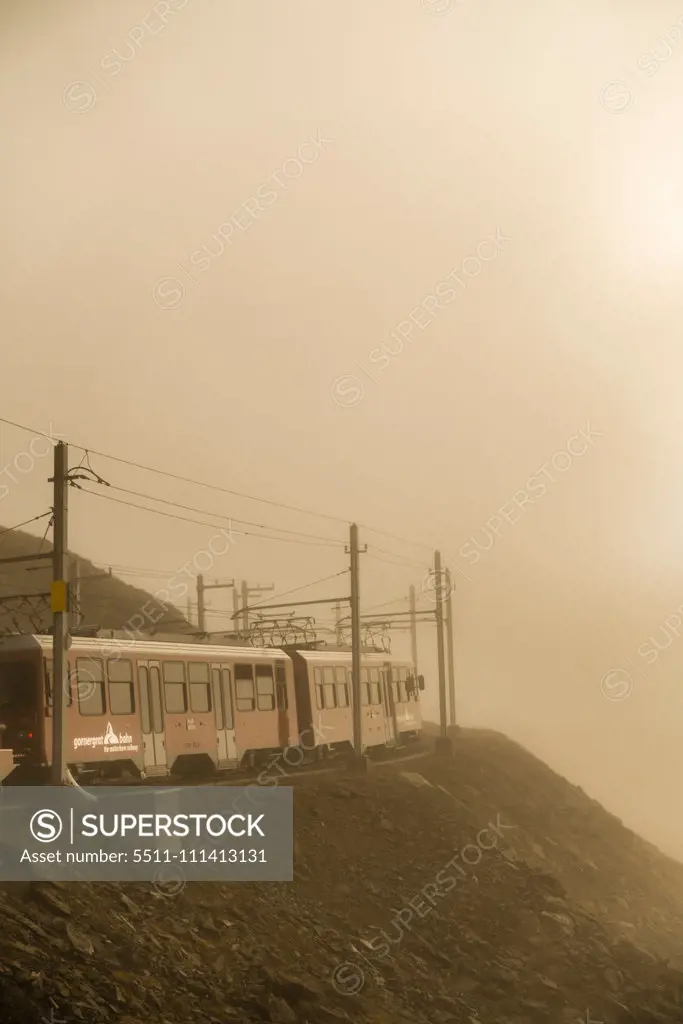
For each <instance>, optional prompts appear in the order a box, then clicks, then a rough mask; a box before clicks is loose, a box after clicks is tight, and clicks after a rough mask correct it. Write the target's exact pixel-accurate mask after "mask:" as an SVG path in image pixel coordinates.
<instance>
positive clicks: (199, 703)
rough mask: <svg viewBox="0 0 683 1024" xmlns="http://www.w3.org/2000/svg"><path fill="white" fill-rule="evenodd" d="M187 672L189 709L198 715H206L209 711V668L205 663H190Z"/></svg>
mask: <svg viewBox="0 0 683 1024" xmlns="http://www.w3.org/2000/svg"><path fill="white" fill-rule="evenodd" d="M187 672H188V678H189V681H190V708H191V710H192V711H194V712H195V713H196V714H198V715H201V714H207V713H208V712H209V711H210V710H211V694H210V692H209V666H208V664H207V663H206V662H190V664H189V665H188V666H187Z"/></svg>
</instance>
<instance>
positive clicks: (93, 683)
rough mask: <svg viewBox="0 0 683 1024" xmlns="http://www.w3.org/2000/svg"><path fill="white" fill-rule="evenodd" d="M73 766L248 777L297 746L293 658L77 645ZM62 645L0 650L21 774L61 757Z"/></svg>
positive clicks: (71, 716) (9, 734) (6, 644)
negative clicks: (236, 771) (56, 706)
mask: <svg viewBox="0 0 683 1024" xmlns="http://www.w3.org/2000/svg"><path fill="white" fill-rule="evenodd" d="M67 676H68V679H67V684H66V685H67V693H66V701H67V706H66V762H67V765H68V766H69V768H70V770H71V771H72V772H73V774H74V775H75V777H77V778H78V777H87V776H88V775H100V776H108V777H116V776H120V775H122V774H123V773H125V772H130V773H131V774H133V775H139V776H141V777H146V776H163V775H168V774H169V773H170V772H184V771H190V770H199V769H200V768H201V766H202V765H203V766H204V767H205V768H210V767H211V766H213V768H214V769H219V770H220V769H229V768H237V767H239V766H240V765H241V764H242V763H244V762H246V763H248V764H250V765H255V764H256V763H257V762H258V761H259V760H260V758H261V757H262V756H263V757H266V756H268V755H269V754H272V752H273V751H278V750H282V749H284V748H286V747H288V746H290V745H294V744H296V743H297V742H298V721H297V713H296V700H295V693H294V677H293V668H292V662H291V660H290V659H289V658H288V657H287V656H286V655H285V654H284V652H283V651H279V650H274V649H272V648H268V649H255V648H249V647H226V646H217V645H209V644H199V643H175V642H174V643H171V642H165V643H162V642H158V641H152V640H117V639H103V638H100V637H88V638H84V637H78V638H76V637H74V638H73V639H72V642H71V647H70V649H69V651H68V672H67ZM52 689H53V667H52V637H50V636H35V635H34V636H14V637H7V638H5V639H4V641H3V642H2V643H1V644H0V723H1V724H3V725H4V726H5V728H4V729H3V730H2V732H1V733H0V744H2V746H3V747H4V748H5V749H11V748H13V749H14V757H15V762H17V763H18V764H19V765H20V766H21V767H22V768H27V769H41V768H42V769H46V768H47V767H48V766H49V765H50V763H51V759H52V728H53V727H52V715H53V703H54V696H53V692H52Z"/></svg>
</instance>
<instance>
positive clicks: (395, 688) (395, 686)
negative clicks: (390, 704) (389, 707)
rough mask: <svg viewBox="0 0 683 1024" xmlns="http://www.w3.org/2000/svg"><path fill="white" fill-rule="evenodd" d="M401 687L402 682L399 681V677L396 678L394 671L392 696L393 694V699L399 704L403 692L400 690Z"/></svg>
mask: <svg viewBox="0 0 683 1024" xmlns="http://www.w3.org/2000/svg"><path fill="white" fill-rule="evenodd" d="M399 687H400V682H399V680H398V679H396V677H395V676H394V674H393V673H392V680H391V696H392V699H393V701H394V704H398V702H399V701H400V699H401V692H400V689H399Z"/></svg>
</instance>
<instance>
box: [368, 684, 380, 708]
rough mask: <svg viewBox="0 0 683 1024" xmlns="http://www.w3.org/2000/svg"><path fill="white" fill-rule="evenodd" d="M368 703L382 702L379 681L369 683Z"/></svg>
mask: <svg viewBox="0 0 683 1024" xmlns="http://www.w3.org/2000/svg"><path fill="white" fill-rule="evenodd" d="M370 703H371V704H381V703H382V690H381V689H380V685H379V683H370Z"/></svg>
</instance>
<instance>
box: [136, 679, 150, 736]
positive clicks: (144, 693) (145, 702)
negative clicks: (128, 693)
mask: <svg viewBox="0 0 683 1024" xmlns="http://www.w3.org/2000/svg"><path fill="white" fill-rule="evenodd" d="M148 680H149V669H148V668H147V666H146V665H140V667H139V668H138V684H139V686H140V717H141V719H142V726H141V728H142V731H143V733H144V734H145V735H146V736H148V735H149V734H150V733H151V731H152V721H151V719H150V717H149V688H148Z"/></svg>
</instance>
